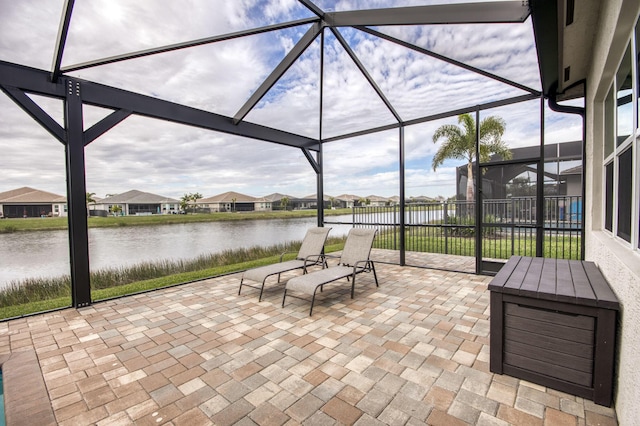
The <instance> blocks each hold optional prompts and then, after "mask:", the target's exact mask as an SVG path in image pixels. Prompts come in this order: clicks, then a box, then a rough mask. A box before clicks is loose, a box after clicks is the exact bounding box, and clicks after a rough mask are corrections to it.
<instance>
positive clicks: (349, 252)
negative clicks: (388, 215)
mask: <svg viewBox="0 0 640 426" xmlns="http://www.w3.org/2000/svg"><path fill="white" fill-rule="evenodd" d="M376 232H377V230H375V229H359V228H353V229H351V230H350V231H349V235H347V241H346V242H345V243H344V249H342V255H341V256H340V260H339V262H338V264H337V265H336V266H329V267H327V268H324V269H321V270H319V271H314V272H310V273H308V274H305V275H301V276H298V277H294V278H291V279H290V280H289V281H287V284H286V285H285V288H284V295H283V296H282V307H284V301H285V299H286V297H287V294H289V292H292V291H293V292H298V293H306V294H308V295H310V296H311V309H310V310H309V316H311V314H312V313H313V304H314V302H315V299H316V292H317V291H318V288H320V291H322V287H323V286H324V285H325V284H328V283H330V282H333V281H337V280H339V279H341V278H346V279H347V280H349V279H351V298H352V299H353V296H354V292H355V285H356V275H357V274H359V273H361V272H373V278H374V280H375V282H376V287H378V277H377V276H376V269H375V267H374V265H373V261H372V260H371V259H370V258H369V255H370V254H371V247H372V246H373V239H374V238H375V236H376ZM325 257H331V256H325ZM289 295H290V296H292V297H298V296H294V295H291V294H289Z"/></svg>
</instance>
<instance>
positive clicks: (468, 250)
mask: <svg viewBox="0 0 640 426" xmlns="http://www.w3.org/2000/svg"><path fill="white" fill-rule="evenodd" d="M482 209H483V211H482V223H481V226H480V230H481V231H480V232H482V257H483V258H492V259H508V258H509V257H510V256H512V255H521V256H536V238H537V235H538V223H537V220H536V211H537V206H536V198H535V197H513V198H509V199H493V200H486V201H484V202H483V205H482ZM542 211H543V220H542V232H541V235H542V239H543V244H542V247H543V253H542V254H543V256H544V257H552V258H559V259H580V258H581V256H582V254H581V244H580V243H581V238H582V237H581V236H582V217H581V211H582V198H581V197H580V196H546V197H544V205H543V209H542ZM475 222H476V215H475V203H474V202H466V201H444V202H434V203H420V204H413V203H412V204H407V205H406V207H405V217H404V223H405V249H406V250H407V251H416V252H429V253H441V254H453V255H462V256H475V245H476V238H475V235H476V232H477V227H476V223H475ZM352 224H353V226H357V227H375V228H377V229H378V236H377V238H376V242H375V247H376V248H386V249H392V250H399V249H400V235H399V232H400V212H399V207H398V206H383V207H380V206H363V207H354V208H353V219H352Z"/></svg>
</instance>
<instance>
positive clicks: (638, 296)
mask: <svg viewBox="0 0 640 426" xmlns="http://www.w3.org/2000/svg"><path fill="white" fill-rule="evenodd" d="M639 13H640V2H638V1H637V0H608V1H606V2H602V3H601V14H600V21H599V25H598V34H597V35H596V39H595V44H594V46H593V56H592V58H593V60H592V66H591V69H590V73H589V76H588V78H587V100H586V105H587V120H586V133H587V150H586V158H587V169H586V176H585V184H586V191H587V198H586V200H585V208H586V211H587V214H586V217H585V229H586V253H585V257H586V259H587V260H592V261H594V262H596V263H597V264H598V266H599V267H600V269H601V270H602V272H603V274H604V275H605V277H606V278H607V280H608V281H609V284H610V285H611V287H612V288H613V290H614V291H615V293H616V295H617V296H618V299H619V300H620V303H621V305H622V312H621V318H620V328H619V333H618V359H617V371H616V382H615V386H616V391H615V392H616V393H615V408H616V413H617V415H618V420H619V423H620V424H621V425H634V424H638V421H639V420H638V419H640V403H639V401H640V368H638V365H639V364H640V253H638V252H636V251H634V250H632V249H631V248H630V246H629V245H628V244H626V243H624V242H623V241H621V240H619V239H617V238H614V237H613V236H612V235H611V234H610V233H608V232H605V231H602V230H601V229H602V223H603V170H602V167H603V161H602V159H603V146H604V131H603V129H604V119H603V116H604V99H605V97H606V94H607V92H608V90H609V87H610V85H611V83H612V81H613V76H614V75H615V72H616V70H617V68H618V64H619V63H620V61H621V59H622V56H623V54H624V51H625V49H626V46H627V43H628V41H629V38H630V36H631V34H632V30H633V27H634V25H635V23H636V20H637V18H638V14H639Z"/></svg>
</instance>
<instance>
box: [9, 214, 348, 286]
mask: <svg viewBox="0 0 640 426" xmlns="http://www.w3.org/2000/svg"><path fill="white" fill-rule="evenodd" d="M333 219H335V220H336V221H341V222H344V221H349V222H350V221H351V216H350V215H349V216H345V217H340V216H338V217H334V218H333ZM312 226H316V218H315V217H314V218H300V219H272V220H247V221H230V222H202V223H185V224H178V225H158V226H131V227H118V228H92V229H89V259H90V264H91V270H97V269H102V268H110V267H118V266H130V265H134V264H137V263H141V262H145V261H156V260H159V259H174V260H175V259H191V258H195V257H197V256H199V255H202V254H208V253H218V252H221V251H224V250H229V249H237V248H242V247H251V246H268V245H274V244H280V243H287V242H291V241H300V240H302V238H303V237H304V234H305V232H306V231H307V229H308V228H310V227H312ZM327 226H330V227H331V228H332V230H331V233H330V234H329V236H341V235H346V233H347V232H348V230H349V229H350V226H349V225H327ZM68 241H69V240H68V233H67V231H42V232H16V233H12V234H0V287H3V286H5V285H7V284H8V283H9V282H11V281H15V280H22V279H25V278H31V277H48V276H58V275H65V274H68V273H69V245H68Z"/></svg>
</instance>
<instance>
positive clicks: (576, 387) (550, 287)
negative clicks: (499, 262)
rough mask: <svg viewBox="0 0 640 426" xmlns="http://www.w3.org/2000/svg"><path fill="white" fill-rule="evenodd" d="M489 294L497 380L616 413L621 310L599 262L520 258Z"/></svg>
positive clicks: (508, 266)
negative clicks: (500, 377) (610, 408)
mask: <svg viewBox="0 0 640 426" xmlns="http://www.w3.org/2000/svg"><path fill="white" fill-rule="evenodd" d="M489 290H490V291H491V322H490V324H491V337H490V351H491V355H490V369H491V371H492V372H494V373H499V374H508V375H510V376H514V377H518V378H521V379H524V380H528V381H531V382H533V383H537V384H540V385H542V386H547V387H550V388H553V389H557V390H560V391H563V392H567V393H571V394H573V395H577V396H581V397H583V398H586V399H590V400H593V401H594V402H595V403H596V404H600V405H605V406H611V402H612V398H613V374H614V360H615V338H616V326H617V313H618V311H619V310H620V306H619V303H618V299H617V298H616V296H615V294H614V293H613V291H612V290H611V288H610V287H609V285H608V283H607V281H606V280H605V279H604V277H603V276H602V273H601V272H600V270H599V269H598V268H597V267H596V266H595V264H594V263H593V262H581V261H577V260H562V259H543V258H531V257H521V256H513V257H511V259H509V261H508V262H507V263H506V264H505V265H504V266H503V267H502V269H501V270H500V272H498V274H497V275H496V276H495V277H494V278H493V280H492V281H491V283H490V284H489Z"/></svg>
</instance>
